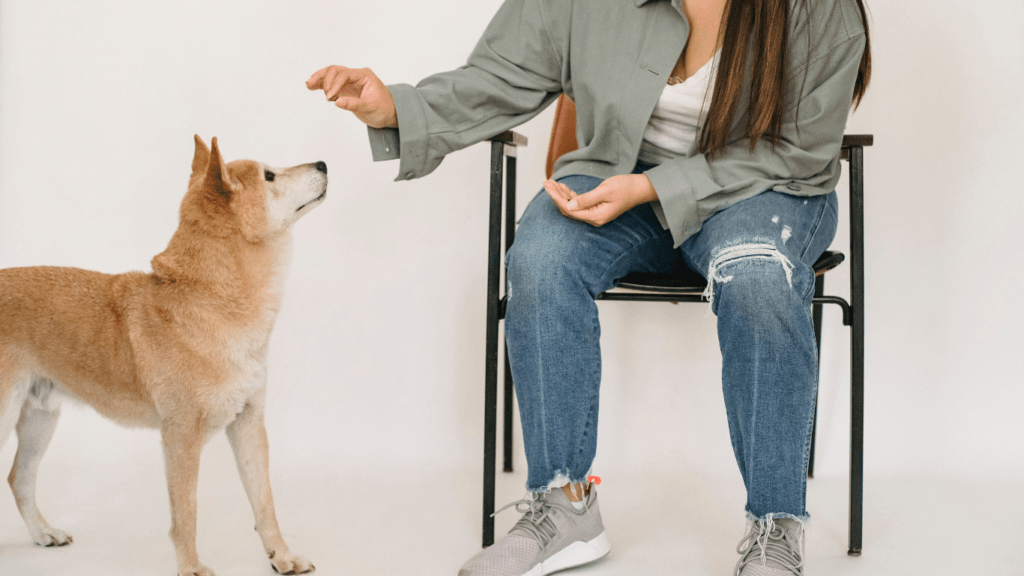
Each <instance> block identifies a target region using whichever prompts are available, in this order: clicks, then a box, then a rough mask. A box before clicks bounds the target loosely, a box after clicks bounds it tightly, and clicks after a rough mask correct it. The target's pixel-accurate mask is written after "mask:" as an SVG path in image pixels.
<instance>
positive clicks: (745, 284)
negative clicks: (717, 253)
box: [709, 250, 814, 323]
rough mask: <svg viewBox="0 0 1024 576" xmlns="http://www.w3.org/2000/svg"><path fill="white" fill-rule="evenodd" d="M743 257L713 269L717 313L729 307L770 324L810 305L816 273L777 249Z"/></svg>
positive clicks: (714, 299) (754, 320) (711, 276)
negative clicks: (773, 320)
mask: <svg viewBox="0 0 1024 576" xmlns="http://www.w3.org/2000/svg"><path fill="white" fill-rule="evenodd" d="M762 252H763V253H761V252H758V253H751V254H745V255H740V256H738V257H735V258H732V259H729V260H728V261H727V262H723V263H720V264H719V265H718V266H714V265H713V266H712V270H711V272H710V275H709V281H710V282H711V283H712V287H713V290H714V295H713V305H714V307H715V313H716V314H721V313H722V312H723V310H722V309H721V307H723V306H724V307H727V308H728V311H729V312H730V313H733V314H740V315H742V316H744V317H747V318H749V319H750V320H751V321H753V322H758V323H760V322H762V321H770V320H771V319H777V318H780V317H783V316H786V315H788V314H790V313H792V311H793V310H795V309H798V308H804V307H806V306H807V305H809V304H810V298H811V296H812V292H813V289H814V272H813V270H811V268H810V267H808V266H807V265H805V264H803V263H802V262H799V261H797V262H792V261H790V260H789V259H788V258H787V257H786V256H785V255H784V254H782V253H781V252H778V251H777V250H767V251H762Z"/></svg>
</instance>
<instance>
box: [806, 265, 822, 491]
mask: <svg viewBox="0 0 1024 576" xmlns="http://www.w3.org/2000/svg"><path fill="white" fill-rule="evenodd" d="M824 294H825V275H824V274H820V275H818V276H816V277H815V278H814V297H815V298H821V297H822V296H824ZM811 316H812V317H813V318H814V343H815V349H816V350H817V351H818V375H819V377H820V375H821V304H815V305H814V306H813V308H812V313H811ZM817 439H818V398H817V395H815V398H814V420H813V421H812V423H811V453H810V455H809V456H808V458H807V477H808V478H814V447H815V444H816V443H817Z"/></svg>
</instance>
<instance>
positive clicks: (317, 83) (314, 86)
mask: <svg viewBox="0 0 1024 576" xmlns="http://www.w3.org/2000/svg"><path fill="white" fill-rule="evenodd" d="M327 68H330V66H328V67H327ZM327 68H321V69H319V70H317V71H316V72H313V75H312V76H310V77H309V80H306V88H307V89H309V90H319V89H321V88H323V85H324V84H323V82H324V75H326V74H327Z"/></svg>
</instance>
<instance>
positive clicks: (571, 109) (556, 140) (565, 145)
mask: <svg viewBox="0 0 1024 576" xmlns="http://www.w3.org/2000/svg"><path fill="white" fill-rule="evenodd" d="M579 147H580V145H579V143H578V142H576V105H575V104H573V102H572V100H569V97H568V96H566V95H565V94H562V95H561V96H559V97H558V104H556V105H555V121H554V123H553V124H552V126H551V142H550V143H549V144H548V161H547V165H546V167H545V168H544V173H545V178H551V174H553V173H554V171H555V161H556V160H558V159H559V158H560V157H561V156H562V154H565V153H566V152H572V151H573V150H575V149H577V148H579Z"/></svg>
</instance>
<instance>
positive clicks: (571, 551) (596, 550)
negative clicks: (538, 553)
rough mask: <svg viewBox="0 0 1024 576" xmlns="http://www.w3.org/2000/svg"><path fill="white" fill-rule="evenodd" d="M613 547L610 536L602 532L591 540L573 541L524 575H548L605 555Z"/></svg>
mask: <svg viewBox="0 0 1024 576" xmlns="http://www.w3.org/2000/svg"><path fill="white" fill-rule="evenodd" d="M611 549H612V546H611V544H610V543H609V542H608V536H607V535H606V534H605V533H604V532H601V534H600V535H599V536H598V537H597V538H594V539H593V540H591V541H589V542H583V541H578V542H573V543H572V544H570V545H568V546H566V547H565V548H563V549H562V550H559V551H558V553H557V554H555V555H554V556H552V557H551V558H548V559H547V560H545V561H544V562H541V563H540V564H537V565H536V566H534V567H533V569H532V570H530V571H529V572H527V573H526V574H523V576H546V575H547V574H551V573H552V572H557V571H559V570H565V569H566V568H572V567H574V566H580V565H582V564H586V563H588V562H593V561H594V560H597V559H598V558H601V557H603V556H604V555H605V554H607V553H608V551H609V550H611Z"/></svg>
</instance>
